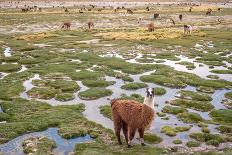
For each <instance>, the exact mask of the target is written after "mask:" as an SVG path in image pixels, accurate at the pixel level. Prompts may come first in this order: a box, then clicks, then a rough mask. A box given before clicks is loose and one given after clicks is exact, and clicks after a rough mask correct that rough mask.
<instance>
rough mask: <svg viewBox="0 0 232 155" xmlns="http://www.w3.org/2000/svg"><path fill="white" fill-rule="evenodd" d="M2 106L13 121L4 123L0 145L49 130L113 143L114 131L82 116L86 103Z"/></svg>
mask: <svg viewBox="0 0 232 155" xmlns="http://www.w3.org/2000/svg"><path fill="white" fill-rule="evenodd" d="M1 107H2V109H3V111H5V112H6V113H7V114H8V115H9V116H10V118H9V119H8V121H7V123H2V124H0V137H1V139H0V143H6V142H7V141H9V140H11V139H13V138H15V137H18V136H20V135H22V134H24V133H28V132H35V131H41V130H45V129H47V128H49V127H58V132H59V134H60V135H61V136H62V137H64V138H75V137H78V136H79V135H81V134H84V135H86V134H89V135H91V136H92V137H95V138H96V141H98V142H102V143H107V144H111V143H112V140H113V138H114V136H113V132H112V131H111V130H108V129H105V128H103V127H102V126H101V125H99V124H96V123H94V122H91V121H88V120H87V119H86V118H85V117H84V116H83V115H82V112H83V111H84V105H83V104H79V105H65V106H55V107H52V106H50V105H49V104H46V103H43V102H37V101H27V100H23V99H14V100H12V101H8V102H2V103H1Z"/></svg>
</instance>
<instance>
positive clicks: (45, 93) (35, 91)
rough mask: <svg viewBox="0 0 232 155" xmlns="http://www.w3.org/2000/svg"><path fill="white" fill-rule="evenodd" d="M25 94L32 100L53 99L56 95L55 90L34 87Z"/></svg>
mask: <svg viewBox="0 0 232 155" xmlns="http://www.w3.org/2000/svg"><path fill="white" fill-rule="evenodd" d="M27 94H28V95H29V96H30V97H32V98H38V99H46V100H48V99H52V98H54V97H55V95H56V94H57V90H55V89H47V88H37V87H34V88H32V89H31V90H29V91H28V92H27Z"/></svg>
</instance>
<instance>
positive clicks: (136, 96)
mask: <svg viewBox="0 0 232 155" xmlns="http://www.w3.org/2000/svg"><path fill="white" fill-rule="evenodd" d="M120 99H125V100H135V101H138V102H140V103H143V101H144V97H142V96H141V95H139V94H131V95H130V96H127V95H125V94H122V95H121V97H120Z"/></svg>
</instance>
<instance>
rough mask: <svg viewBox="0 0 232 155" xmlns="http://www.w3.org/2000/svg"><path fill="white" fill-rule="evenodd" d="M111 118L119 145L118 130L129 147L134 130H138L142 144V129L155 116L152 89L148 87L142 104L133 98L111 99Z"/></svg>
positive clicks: (143, 143)
mask: <svg viewBox="0 0 232 155" xmlns="http://www.w3.org/2000/svg"><path fill="white" fill-rule="evenodd" d="M111 109H112V118H113V122H114V130H115V134H116V137H117V139H118V143H119V144H120V145H121V144H122V142H121V138H120V132H121V130H123V134H124V137H125V140H126V143H127V146H128V147H131V144H132V143H131V141H132V140H133V138H134V136H135V133H136V131H138V132H139V136H140V142H141V145H142V146H144V145H145V142H144V139H143V138H144V131H145V130H146V129H148V128H149V127H150V125H151V122H152V121H153V120H154V118H155V108H154V89H151V88H148V89H147V90H146V96H145V98H144V102H143V104H141V103H139V102H137V101H134V100H122V99H118V100H112V101H111Z"/></svg>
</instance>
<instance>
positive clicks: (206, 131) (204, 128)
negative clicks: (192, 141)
mask: <svg viewBox="0 0 232 155" xmlns="http://www.w3.org/2000/svg"><path fill="white" fill-rule="evenodd" d="M201 131H202V132H204V133H210V130H209V128H207V127H203V128H202V129H201Z"/></svg>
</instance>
